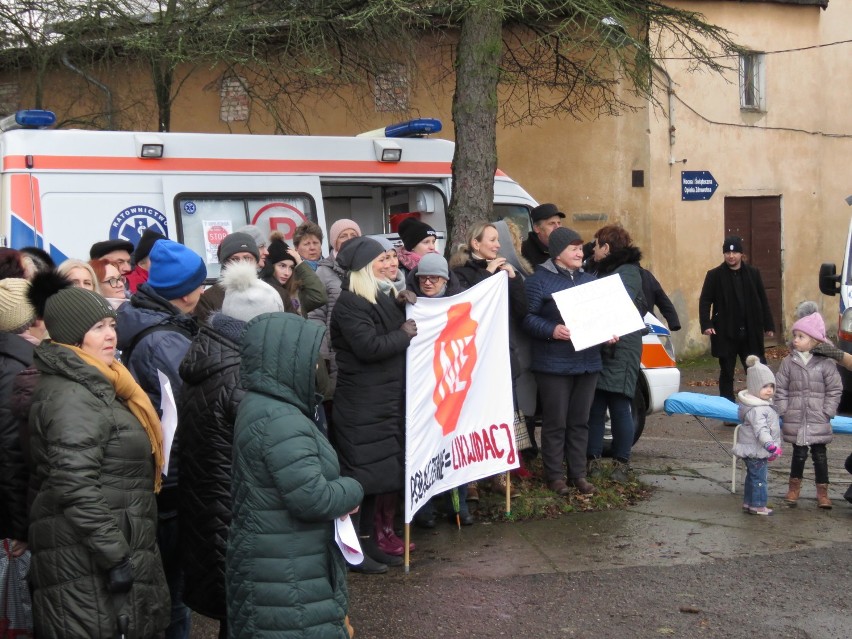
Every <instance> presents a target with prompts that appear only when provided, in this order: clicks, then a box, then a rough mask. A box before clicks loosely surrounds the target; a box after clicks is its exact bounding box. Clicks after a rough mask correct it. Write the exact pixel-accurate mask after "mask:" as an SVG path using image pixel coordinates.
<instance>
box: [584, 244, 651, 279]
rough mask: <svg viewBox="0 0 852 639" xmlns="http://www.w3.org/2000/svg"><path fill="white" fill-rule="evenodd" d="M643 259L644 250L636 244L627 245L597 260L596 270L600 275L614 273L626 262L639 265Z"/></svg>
mask: <svg viewBox="0 0 852 639" xmlns="http://www.w3.org/2000/svg"><path fill="white" fill-rule="evenodd" d="M641 261H642V251H640V250H639V248H638V247H636V246H625V247H624V248H620V249H615V250H614V251H611V252H610V254H609V255H607V256H606V257H605V258H603V259H602V260H601V261H600V262H597V264H596V269H595V272H596V273H597V275H598V277H603V276H604V275H609V274H610V273H614V272H615V270H616V269H617V268H618V267H619V266H623V265H624V264H635V265H636V266H639V262H641Z"/></svg>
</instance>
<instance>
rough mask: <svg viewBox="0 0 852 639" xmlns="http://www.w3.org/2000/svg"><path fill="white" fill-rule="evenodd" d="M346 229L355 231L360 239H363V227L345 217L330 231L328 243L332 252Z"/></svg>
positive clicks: (333, 225) (332, 226)
mask: <svg viewBox="0 0 852 639" xmlns="http://www.w3.org/2000/svg"><path fill="white" fill-rule="evenodd" d="M346 229H354V230H355V232H356V233H357V234H358V237H361V227H360V226H358V222H356V221H355V220H350V219H348V218H345V217H344V218H343V219H340V220H337V222H335V223H334V224H332V225H331V228H330V229H328V242H329V244H331V250H332V251H333V250H334V246H335V244H337V238H338V237H340V234H341V233H343V231H345V230H346Z"/></svg>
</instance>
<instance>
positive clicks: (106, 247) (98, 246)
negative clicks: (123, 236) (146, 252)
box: [89, 240, 136, 260]
mask: <svg viewBox="0 0 852 639" xmlns="http://www.w3.org/2000/svg"><path fill="white" fill-rule="evenodd" d="M135 249H136V247H135V246H133V242H128V241H127V240H106V241H104V242H95V243H94V244H92V248H90V249H89V259H92V260H99V259H101V258H102V257H103V256H104V255H106V254H107V253H112V252H113V251H127V252H128V253H129V254H130V255H133V251H134V250H135Z"/></svg>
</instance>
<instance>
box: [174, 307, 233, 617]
mask: <svg viewBox="0 0 852 639" xmlns="http://www.w3.org/2000/svg"><path fill="white" fill-rule="evenodd" d="M244 329H245V322H241V321H240V320H235V319H233V318H230V317H228V316H226V315H222V314H221V313H215V312H214V313H213V314H212V315H211V316H210V317H209V318H208V326H203V327H202V328H201V330H200V331H199V333H198V335H196V336H195V338H194V339H193V341H192V344H191V345H190V347H189V351H188V352H187V354H186V357H185V358H184V360H183V362H182V363H181V366H180V376H181V378H182V379H183V382H184V383H183V389H182V391H181V395H180V402H179V407H178V410H179V415H178V423H179V424H180V437H181V444H182V445H181V449H180V468H181V478H180V484H178V500H179V501H178V513H179V514H178V517H179V518H180V531H181V539H180V545H181V557H182V563H183V570H184V592H183V600H184V603H186V605H188V606H189V607H190V608H192V609H193V610H195V611H196V612H198V613H200V614H202V615H204V616H205V617H212V618H214V619H224V618H225V612H226V607H225V549H226V546H227V543H228V526H230V524H231V457H232V455H231V448H232V444H233V437H234V423H235V422H236V419H237V407H238V406H239V404H240V401H242V398H243V395H245V391H244V390H243V389H242V387H241V386H240V383H239V381H240V351H239V349H240V345H239V341H240V338H241V333H242V331H243V330H244Z"/></svg>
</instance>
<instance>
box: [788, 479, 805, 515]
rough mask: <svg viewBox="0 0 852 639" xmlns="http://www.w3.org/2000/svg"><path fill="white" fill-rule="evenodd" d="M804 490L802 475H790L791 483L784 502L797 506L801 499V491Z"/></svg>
mask: <svg viewBox="0 0 852 639" xmlns="http://www.w3.org/2000/svg"><path fill="white" fill-rule="evenodd" d="M801 490H802V479H801V477H798V478H797V477H790V485H789V486H788V487H787V494H786V495H784V503H785V504H787V505H788V506H790V507H791V508H793V507H795V506H796V504H797V503H798V501H799V491H801Z"/></svg>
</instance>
